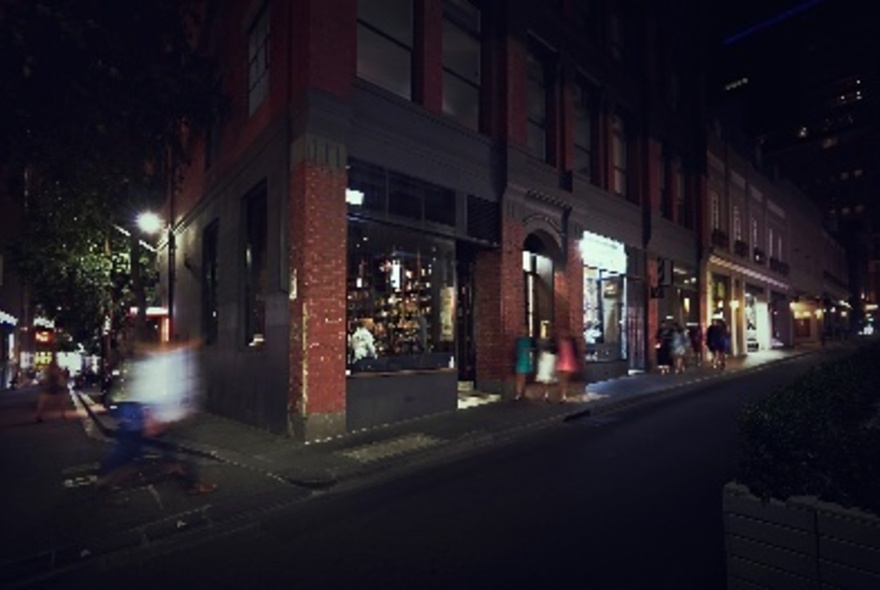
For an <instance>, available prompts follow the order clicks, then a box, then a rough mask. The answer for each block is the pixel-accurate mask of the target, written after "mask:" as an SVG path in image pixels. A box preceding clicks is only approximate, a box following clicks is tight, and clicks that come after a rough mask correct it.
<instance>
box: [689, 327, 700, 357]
mask: <svg viewBox="0 0 880 590" xmlns="http://www.w3.org/2000/svg"><path fill="white" fill-rule="evenodd" d="M688 335H689V336H690V341H691V352H692V353H693V355H694V365H696V366H697V367H702V366H703V330H701V329H700V325H699V324H697V325H696V326H691V328H690V331H689V334H688Z"/></svg>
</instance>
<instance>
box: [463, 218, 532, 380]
mask: <svg viewBox="0 0 880 590" xmlns="http://www.w3.org/2000/svg"><path fill="white" fill-rule="evenodd" d="M524 238H525V236H524V230H523V226H522V224H521V223H520V222H518V221H516V220H510V219H506V220H504V222H503V225H502V230H501V240H502V244H501V248H500V249H499V250H491V251H487V252H481V253H480V254H478V255H477V260H476V268H475V272H474V274H475V283H476V284H475V290H474V295H475V308H476V309H475V319H476V326H475V334H476V347H477V367H476V368H477V387H478V388H481V389H487V390H495V391H499V390H501V391H505V392H507V390H512V384H513V348H514V343H515V341H516V337H517V336H518V334H519V331H520V328H521V327H522V326H523V325H524V323H525V311H524V310H525V308H524V305H525V303H524V293H523V289H524V280H523V271H522V246H523V240H524Z"/></svg>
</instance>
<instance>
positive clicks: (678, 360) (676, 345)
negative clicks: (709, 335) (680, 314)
mask: <svg viewBox="0 0 880 590" xmlns="http://www.w3.org/2000/svg"><path fill="white" fill-rule="evenodd" d="M689 347H690V344H689V343H688V339H687V336H686V335H685V333H684V328H682V327H681V325H679V324H677V323H676V324H674V325H673V327H672V359H673V367H674V371H675V372H676V374H678V373H684V359H685V355H687V351H688V348H689Z"/></svg>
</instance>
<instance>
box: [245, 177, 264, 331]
mask: <svg viewBox="0 0 880 590" xmlns="http://www.w3.org/2000/svg"><path fill="white" fill-rule="evenodd" d="M266 207H267V204H266V185H265V183H263V184H261V185H260V186H259V187H257V188H256V189H254V190H253V191H252V192H251V193H250V194H249V195H248V196H247V197H245V201H244V221H245V250H244V266H245V269H244V279H245V297H244V303H245V309H244V320H245V326H244V328H245V333H244V335H245V343H246V344H247V345H248V346H258V345H260V344H262V343H263V342H264V341H265V337H266V294H267V292H268V284H269V281H268V266H267V264H266V230H267V210H266Z"/></svg>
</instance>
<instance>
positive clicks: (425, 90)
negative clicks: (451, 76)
mask: <svg viewBox="0 0 880 590" xmlns="http://www.w3.org/2000/svg"><path fill="white" fill-rule="evenodd" d="M414 8H415V23H414V24H415V32H416V35H415V47H414V50H413V65H414V66H415V67H414V68H413V74H414V77H413V91H414V99H415V102H417V103H419V104H421V105H423V106H424V107H425V108H427V109H428V110H430V111H433V112H435V113H441V112H443V0H416V2H415V4H414Z"/></svg>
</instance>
